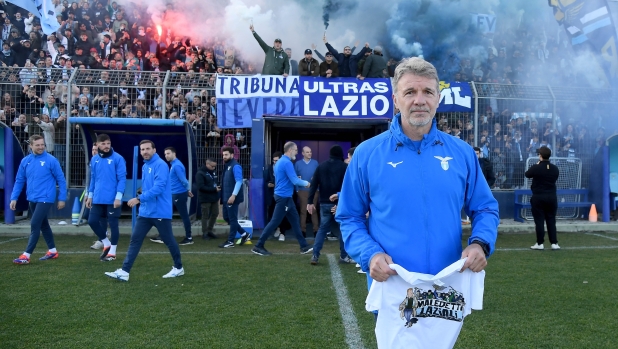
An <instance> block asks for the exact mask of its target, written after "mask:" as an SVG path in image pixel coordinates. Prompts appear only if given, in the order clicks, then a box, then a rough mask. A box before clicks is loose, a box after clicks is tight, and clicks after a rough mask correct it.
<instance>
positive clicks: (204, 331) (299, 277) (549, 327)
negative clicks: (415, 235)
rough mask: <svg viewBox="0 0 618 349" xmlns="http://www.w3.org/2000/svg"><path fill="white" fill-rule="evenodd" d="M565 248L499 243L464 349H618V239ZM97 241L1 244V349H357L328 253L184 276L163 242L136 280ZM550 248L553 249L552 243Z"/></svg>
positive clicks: (215, 255) (344, 269)
mask: <svg viewBox="0 0 618 349" xmlns="http://www.w3.org/2000/svg"><path fill="white" fill-rule="evenodd" d="M559 239H560V245H561V246H562V247H563V249H562V250H561V251H548V250H546V251H530V250H527V248H528V247H529V246H530V245H532V244H533V243H534V237H533V236H532V235H500V236H499V238H498V248H499V249H500V250H498V251H497V252H496V253H495V254H494V255H493V256H492V257H491V258H490V260H489V265H488V267H487V276H486V279H485V299H484V309H483V310H482V311H478V312H473V313H472V314H471V315H470V316H468V317H466V320H465V322H464V327H463V330H462V333H461V335H460V337H459V341H458V343H457V346H456V347H457V348H616V347H618V344H616V343H617V342H618V331H616V328H617V327H616V310H617V309H618V307H617V306H616V302H615V300H614V298H613V296H612V295H613V294H615V292H616V290H617V289H618V274H617V273H616V265H617V262H618V257H617V252H618V234H597V235H588V234H582V233H579V234H560V235H559ZM93 240H94V238H93V237H86V236H57V237H56V245H57V247H58V250H59V252H60V258H58V259H57V260H52V261H45V262H42V261H39V260H38V258H39V257H40V256H42V255H43V254H44V252H45V243H44V241H43V239H42V238H41V239H40V240H39V244H38V247H37V250H36V251H35V252H34V254H33V256H32V259H31V260H32V262H31V264H29V265H23V266H20V265H13V264H12V263H11V261H12V259H13V258H16V257H17V256H18V255H19V254H20V253H21V252H22V251H23V249H24V248H25V246H26V243H27V239H26V238H21V239H19V238H14V237H0V265H2V268H1V270H2V277H1V278H0V304H1V306H2V308H1V310H0V347H1V348H36V347H60V348H348V344H347V343H346V336H345V332H346V327H345V326H344V323H343V321H342V315H341V313H340V308H339V302H338V298H337V295H336V292H335V289H334V286H333V279H332V278H331V267H330V266H329V262H328V258H327V255H326V254H336V253H337V250H338V242H326V245H325V250H324V254H323V255H322V257H321V258H320V264H319V265H318V266H311V265H310V264H309V259H310V255H300V254H299V253H298V244H297V243H296V242H295V241H288V242H285V243H281V242H278V241H269V242H268V243H267V245H266V247H267V248H268V249H269V250H270V251H271V252H273V253H274V255H273V256H270V257H260V256H256V255H253V254H252V253H251V252H250V251H249V250H250V248H251V246H242V247H236V248H234V249H231V250H225V251H223V250H221V249H219V248H217V247H216V244H218V243H220V242H221V241H220V240H221V239H219V240H217V241H216V242H214V241H210V242H204V241H201V240H199V241H197V242H196V244H194V245H190V246H181V251H182V253H183V255H182V258H183V264H184V267H185V271H186V275H185V276H183V277H180V278H176V279H162V278H161V276H162V275H163V274H165V273H167V272H168V271H169V270H170V269H171V267H172V261H171V257H170V256H169V254H168V253H167V249H166V248H165V246H164V245H159V244H154V243H151V242H150V241H145V242H144V246H143V248H142V253H141V254H140V255H139V257H138V258H137V260H136V262H135V265H134V267H133V270H132V271H131V276H130V280H129V282H128V283H123V282H119V281H116V280H112V279H109V278H107V277H106V276H105V275H104V274H103V272H105V271H113V270H115V269H117V268H119V267H120V266H121V264H122V259H123V258H124V253H125V252H126V248H127V245H128V237H127V236H123V237H121V242H120V247H119V253H118V255H119V260H116V261H114V262H107V263H102V262H100V261H99V260H98V253H99V252H97V251H93V250H90V249H89V246H90V245H91V244H92V241H93ZM546 245H547V242H546ZM336 267H337V268H340V270H341V276H342V278H343V283H344V285H345V288H346V290H347V295H348V296H349V299H350V301H351V303H352V308H353V309H352V310H353V311H354V314H355V317H356V319H357V323H358V327H359V329H360V332H361V339H362V347H360V348H375V347H376V343H375V339H374V333H373V326H374V317H373V315H372V314H370V313H367V312H365V310H364V300H365V297H366V295H367V288H366V279H365V276H364V275H360V274H357V273H356V270H357V269H356V268H355V267H354V265H336Z"/></svg>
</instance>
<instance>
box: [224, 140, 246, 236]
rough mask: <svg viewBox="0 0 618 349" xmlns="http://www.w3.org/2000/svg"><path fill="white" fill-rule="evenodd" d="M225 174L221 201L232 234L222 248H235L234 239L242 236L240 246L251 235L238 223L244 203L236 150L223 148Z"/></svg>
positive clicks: (240, 168)
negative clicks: (240, 207) (240, 206)
mask: <svg viewBox="0 0 618 349" xmlns="http://www.w3.org/2000/svg"><path fill="white" fill-rule="evenodd" d="M221 154H222V156H223V174H222V175H221V200H222V201H223V202H222V204H223V219H224V220H225V221H226V222H227V223H228V224H229V225H230V233H229V234H228V237H227V239H226V241H225V242H224V243H222V244H221V245H219V247H221V248H231V247H234V237H235V236H236V233H239V234H240V245H243V244H244V243H245V242H247V240H248V239H249V233H248V232H246V231H245V229H243V228H242V227H241V226H240V224H239V223H238V206H239V205H240V204H241V203H242V202H243V201H244V193H243V189H242V167H240V164H239V163H238V162H237V161H236V160H234V148H232V147H223V148H222V149H221Z"/></svg>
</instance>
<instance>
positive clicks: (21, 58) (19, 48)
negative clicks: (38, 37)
mask: <svg viewBox="0 0 618 349" xmlns="http://www.w3.org/2000/svg"><path fill="white" fill-rule="evenodd" d="M12 49H13V51H15V64H17V65H18V66H20V67H23V66H24V65H25V64H26V60H27V59H28V57H29V56H30V54H31V53H32V48H31V47H30V40H21V41H20V42H18V43H16V44H14V45H13V46H12Z"/></svg>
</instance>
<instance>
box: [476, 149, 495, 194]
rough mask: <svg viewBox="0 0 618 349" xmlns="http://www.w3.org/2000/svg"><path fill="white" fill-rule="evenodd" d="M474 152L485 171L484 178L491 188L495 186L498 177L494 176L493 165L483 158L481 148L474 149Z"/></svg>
mask: <svg viewBox="0 0 618 349" xmlns="http://www.w3.org/2000/svg"><path fill="white" fill-rule="evenodd" d="M474 152H475V153H476V158H477V159H479V165H480V166H481V170H483V176H484V177H485V180H486V181H487V184H489V188H491V187H493V186H494V183H496V176H495V175H494V166H493V165H492V164H491V161H489V159H487V158H483V157H481V148H479V147H474Z"/></svg>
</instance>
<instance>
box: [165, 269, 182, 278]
mask: <svg viewBox="0 0 618 349" xmlns="http://www.w3.org/2000/svg"><path fill="white" fill-rule="evenodd" d="M183 275H185V268H180V269H176V267H172V270H171V271H170V272H169V273H167V274H165V275H163V278H164V279H169V278H175V277H178V276H183Z"/></svg>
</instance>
